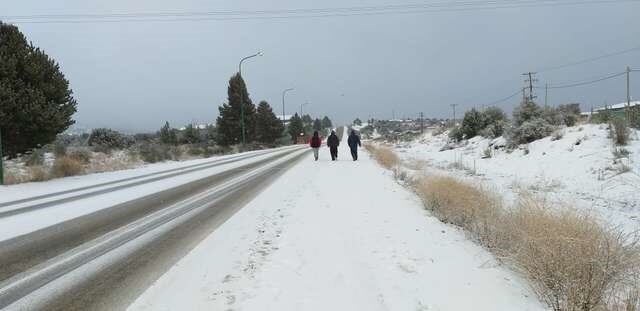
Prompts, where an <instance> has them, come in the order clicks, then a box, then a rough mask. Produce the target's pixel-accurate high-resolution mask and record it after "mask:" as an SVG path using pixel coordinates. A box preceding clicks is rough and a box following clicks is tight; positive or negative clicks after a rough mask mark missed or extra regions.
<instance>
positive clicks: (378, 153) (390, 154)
mask: <svg viewBox="0 0 640 311" xmlns="http://www.w3.org/2000/svg"><path fill="white" fill-rule="evenodd" d="M364 148H365V149H366V150H367V151H369V153H370V154H371V155H372V156H373V158H374V159H375V160H376V161H377V162H378V163H379V164H380V165H382V166H383V167H384V168H386V169H394V168H396V167H397V166H398V165H399V164H400V158H399V157H398V155H397V154H396V153H395V152H394V151H393V150H392V149H391V148H389V147H384V146H375V145H372V144H365V145H364Z"/></svg>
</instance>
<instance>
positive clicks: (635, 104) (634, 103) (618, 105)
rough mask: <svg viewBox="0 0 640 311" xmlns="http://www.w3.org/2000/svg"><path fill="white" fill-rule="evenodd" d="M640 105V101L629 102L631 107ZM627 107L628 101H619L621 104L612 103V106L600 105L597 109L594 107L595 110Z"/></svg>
mask: <svg viewBox="0 0 640 311" xmlns="http://www.w3.org/2000/svg"><path fill="white" fill-rule="evenodd" d="M638 105H640V101H632V102H629V107H634V106H638ZM625 107H627V102H624V103H619V104H615V105H611V106H606V107H600V108H597V109H594V111H602V110H607V109H622V108H625Z"/></svg>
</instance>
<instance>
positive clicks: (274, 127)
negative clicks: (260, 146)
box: [255, 100, 283, 144]
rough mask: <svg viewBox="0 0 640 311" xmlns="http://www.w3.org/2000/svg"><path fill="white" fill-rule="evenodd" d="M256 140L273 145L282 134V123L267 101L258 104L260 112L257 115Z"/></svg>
mask: <svg viewBox="0 0 640 311" xmlns="http://www.w3.org/2000/svg"><path fill="white" fill-rule="evenodd" d="M255 126H256V140H257V141H259V142H261V143H266V144H272V143H274V142H275V141H276V140H277V139H278V138H280V135H281V134H282V130H283V129H282V122H281V121H280V119H278V117H276V115H275V113H273V109H271V106H269V103H267V102H266V101H264V100H263V101H261V102H260V104H258V110H257V113H256V125H255Z"/></svg>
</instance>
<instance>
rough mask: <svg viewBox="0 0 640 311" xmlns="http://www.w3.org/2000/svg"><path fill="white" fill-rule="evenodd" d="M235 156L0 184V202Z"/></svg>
mask: <svg viewBox="0 0 640 311" xmlns="http://www.w3.org/2000/svg"><path fill="white" fill-rule="evenodd" d="M260 152H261V151H260V150H257V151H251V152H247V153H244V154H254V153H260ZM235 156H237V154H235V155H227V156H220V157H211V158H208V159H196V160H188V161H167V162H162V163H153V164H146V165H144V166H142V167H139V168H135V169H126V170H120V171H111V172H104V173H96V174H88V175H80V176H73V177H66V178H58V179H53V180H49V181H46V182H30V183H22V184H16V185H8V186H4V185H0V203H2V202H9V201H14V200H19V199H24V198H29V197H33V196H38V195H44V194H48V193H54V192H59V191H64V190H69V189H74V188H79V187H84V186H89V185H95V184H100V183H104V182H110V181H115V180H120V179H124V178H129V177H135V176H140V175H144V174H150V173H156V172H160V171H164V170H169V169H175V168H181V167H186V166H190V165H196V164H201V163H208V162H212V161H217V160H221V159H228V158H232V157H235Z"/></svg>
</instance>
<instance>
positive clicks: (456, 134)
mask: <svg viewBox="0 0 640 311" xmlns="http://www.w3.org/2000/svg"><path fill="white" fill-rule="evenodd" d="M449 138H450V139H452V140H454V141H461V140H462V139H463V138H464V133H463V132H462V129H461V128H460V127H459V126H455V127H453V128H451V130H450V131H449Z"/></svg>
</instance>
